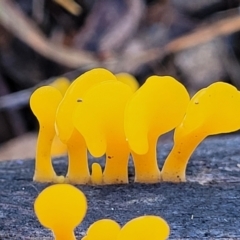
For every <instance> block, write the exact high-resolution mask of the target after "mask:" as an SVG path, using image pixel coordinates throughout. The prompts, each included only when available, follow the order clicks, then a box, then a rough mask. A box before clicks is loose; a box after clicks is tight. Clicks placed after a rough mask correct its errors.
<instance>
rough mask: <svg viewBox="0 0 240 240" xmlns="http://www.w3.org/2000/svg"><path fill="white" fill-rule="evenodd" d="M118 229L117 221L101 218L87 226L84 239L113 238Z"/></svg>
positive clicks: (110, 239) (105, 239) (107, 239)
mask: <svg viewBox="0 0 240 240" xmlns="http://www.w3.org/2000/svg"><path fill="white" fill-rule="evenodd" d="M120 229H121V227H120V225H119V224H118V223H117V222H115V221H113V220H111V219H101V220H99V221H96V222H94V223H93V224H92V225H91V226H90V227H89V228H88V230H87V235H86V236H85V240H115V239H117V236H118V234H119V232H120Z"/></svg>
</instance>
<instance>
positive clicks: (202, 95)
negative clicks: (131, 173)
mask: <svg viewBox="0 0 240 240" xmlns="http://www.w3.org/2000/svg"><path fill="white" fill-rule="evenodd" d="M239 109H240V92H239V91H237V89H236V88H235V87H233V86H232V85H230V84H227V83H223V82H217V83H214V84H212V85H210V86H209V87H207V88H205V89H202V90H200V91H199V92H198V93H196V94H195V96H193V98H192V99H191V101H190V103H189V105H188V108H187V111H186V115H185V117H184V119H183V121H182V123H181V124H180V125H179V126H178V127H177V128H176V129H175V133H174V147H173V149H172V151H171V152H170V154H169V156H168V157H167V159H166V161H165V163H164V166H163V169H162V178H163V180H164V181H171V182H181V181H185V180H186V176H185V171H186V167H187V163H188V160H189V158H190V156H191V154H192V153H193V151H194V150H195V148H196V147H197V146H198V145H199V143H200V142H201V141H203V140H204V139H205V138H206V137H207V136H208V135H214V134H219V133H228V132H232V131H236V130H238V129H239V128H240V111H239Z"/></svg>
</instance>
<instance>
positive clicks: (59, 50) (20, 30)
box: [0, 0, 99, 68]
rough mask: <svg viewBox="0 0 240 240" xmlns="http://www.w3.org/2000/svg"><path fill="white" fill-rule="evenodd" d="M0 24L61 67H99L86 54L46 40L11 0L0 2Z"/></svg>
mask: <svg viewBox="0 0 240 240" xmlns="http://www.w3.org/2000/svg"><path fill="white" fill-rule="evenodd" d="M0 24H1V25H3V26H4V27H5V28H6V29H7V30H9V31H11V32H12V33H13V34H14V35H15V36H16V37H18V38H19V39H21V40H22V41H23V42H25V43H26V44H28V45H29V46H30V47H31V48H32V49H34V50H35V51H36V52H38V53H39V54H41V55H42V56H44V57H46V58H48V59H51V60H53V61H55V62H57V63H59V64H61V65H64V66H67V67H70V68H78V67H81V66H82V65H86V64H87V65H89V66H90V65H91V66H92V67H94V66H97V65H99V64H98V61H97V60H96V59H95V58H94V57H93V56H92V55H91V54H90V53H88V52H84V51H80V50H76V49H71V48H67V47H64V46H61V45H57V44H56V43H53V42H51V41H50V40H49V39H47V38H46V37H45V36H44V35H43V34H42V32H41V31H40V30H39V29H38V27H37V26H36V25H35V24H34V22H33V21H32V20H31V19H29V18H28V17H27V16H25V14H24V13H23V12H22V11H21V9H19V8H18V6H17V5H16V4H14V3H13V2H12V1H11V0H1V1H0Z"/></svg>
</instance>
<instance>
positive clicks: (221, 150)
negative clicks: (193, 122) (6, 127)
mask: <svg viewBox="0 0 240 240" xmlns="http://www.w3.org/2000/svg"><path fill="white" fill-rule="evenodd" d="M170 149H171V144H163V145H159V146H158V158H159V166H160V167H161V165H162V162H163V160H164V159H165V158H166V156H167V154H168V152H169V151H170ZM90 162H91V163H92V162H93V159H92V158H91V161H90ZM100 163H101V164H102V165H104V162H103V160H100ZM54 165H55V168H56V171H57V172H58V174H64V173H65V172H66V168H67V161H66V159H64V158H60V159H56V160H54ZM33 169H34V161H33V160H21V159H19V160H16V161H4V162H1V163H0V239H13V240H14V239H52V238H51V233H50V232H49V231H48V230H46V229H44V228H43V227H42V226H41V225H40V224H39V223H38V221H37V220H36V217H35V215H34V212H33V203H34V199H35V198H36V196H37V195H38V193H39V192H40V191H41V190H42V189H44V188H45V187H46V186H47V185H48V184H39V183H35V182H32V176H33ZM187 176H188V182H187V183H181V184H171V183H158V184H151V185H149V184H135V183H133V182H132V181H133V179H132V178H133V167H132V164H131V163H130V165H129V177H130V184H128V185H117V186H116V185H113V186H78V187H79V188H80V189H81V190H82V191H83V192H84V193H85V194H86V196H87V198H88V212H87V215H86V217H85V219H84V221H83V223H82V224H81V225H80V226H79V227H78V228H77V229H76V235H77V237H78V239H79V238H80V237H81V236H83V235H84V233H85V231H86V229H87V228H88V226H89V225H90V224H91V223H92V222H94V221H96V220H98V219H101V218H112V219H115V220H116V221H118V222H119V223H120V224H124V223H126V222H127V221H128V220H130V219H132V218H134V217H137V216H140V215H144V214H154V215H159V216H162V217H163V218H165V219H166V220H167V221H168V223H169V224H170V227H171V235H170V239H193V240H194V239H240V137H239V136H238V135H231V136H224V137H214V138H209V139H207V140H205V141H204V142H203V143H202V144H201V146H199V148H198V149H197V150H196V151H195V153H194V155H193V156H192V158H191V161H190V164H189V166H188V170H187Z"/></svg>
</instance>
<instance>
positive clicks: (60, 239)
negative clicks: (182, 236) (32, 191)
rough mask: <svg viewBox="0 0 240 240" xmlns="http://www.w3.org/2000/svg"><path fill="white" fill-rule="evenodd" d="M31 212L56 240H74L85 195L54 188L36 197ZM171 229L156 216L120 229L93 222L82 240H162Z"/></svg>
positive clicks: (108, 223)
mask: <svg viewBox="0 0 240 240" xmlns="http://www.w3.org/2000/svg"><path fill="white" fill-rule="evenodd" d="M34 210H35V213H36V215H37V217H38V220H39V221H40V223H41V224H42V225H43V226H44V227H46V228H48V229H51V230H52V233H53V235H54V238H55V240H76V238H75V235H74V229H75V228H76V227H77V226H78V225H79V224H80V223H81V222H82V220H83V218H84V217H85V215H86V211H87V200H86V197H85V195H84V194H83V193H82V192H81V191H80V190H78V189H77V188H75V187H73V186H72V185H69V184H55V185H52V186H50V187H48V188H46V189H44V190H43V191H42V192H41V193H40V194H39V196H38V197H37V199H36V201H35V204H34ZM169 233H170V228H169V226H168V224H167V222H166V221H165V220H163V219H162V218H160V217H158V216H152V215H151V216H141V217H138V218H135V219H132V220H131V221H129V222H127V223H126V224H125V225H124V226H123V227H122V228H121V226H120V225H119V224H118V223H117V222H116V221H114V220H111V219H101V220H98V221H96V222H94V223H93V224H92V225H91V226H90V227H89V228H88V230H87V233H86V236H84V237H83V238H82V240H145V239H151V240H165V239H167V238H168V236H169Z"/></svg>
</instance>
